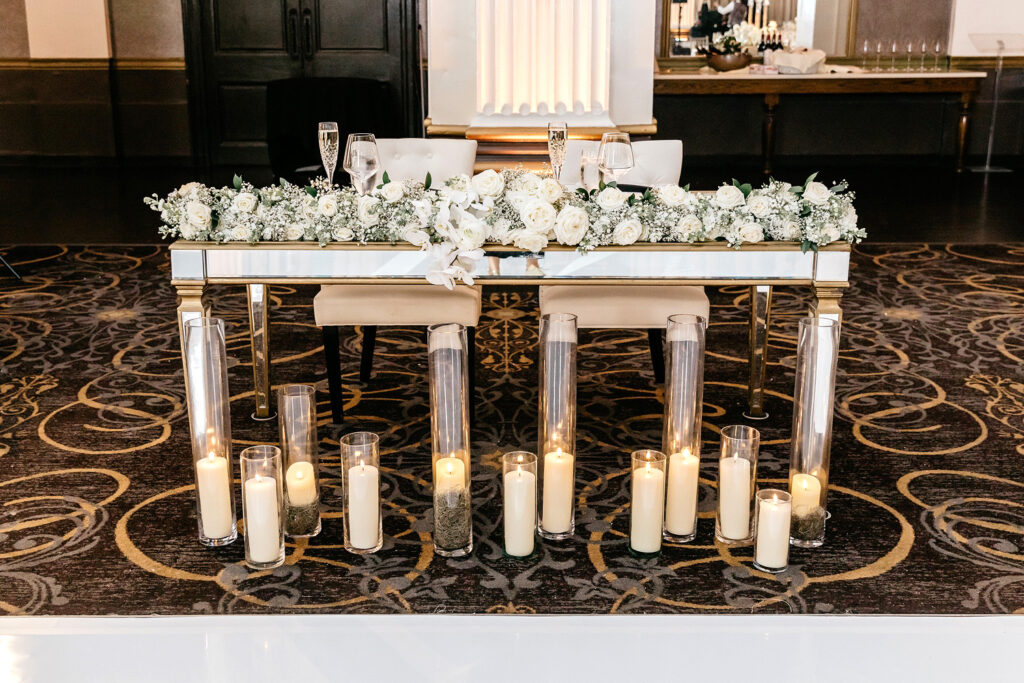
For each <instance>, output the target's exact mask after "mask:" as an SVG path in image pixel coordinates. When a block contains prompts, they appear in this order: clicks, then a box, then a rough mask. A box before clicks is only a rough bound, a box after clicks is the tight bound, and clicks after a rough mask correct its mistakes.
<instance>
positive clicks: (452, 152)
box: [376, 138, 476, 184]
mask: <svg viewBox="0 0 1024 683" xmlns="http://www.w3.org/2000/svg"><path fill="white" fill-rule="evenodd" d="M377 153H378V154H379V155H380V167H381V169H382V171H381V172H379V173H378V175H377V179H376V182H377V183H379V182H381V178H382V177H383V175H384V173H383V171H387V172H388V178H390V179H391V180H418V181H421V182H422V180H423V179H424V178H425V177H426V175H427V172H428V171H429V172H430V176H431V178H432V179H433V182H434V183H435V184H439V183H440V182H441V181H443V180H444V179H445V178H449V177H451V176H453V175H456V174H458V173H465V174H466V175H469V176H471V175H473V164H474V163H476V140H438V139H433V138H431V139H423V138H378V139H377Z"/></svg>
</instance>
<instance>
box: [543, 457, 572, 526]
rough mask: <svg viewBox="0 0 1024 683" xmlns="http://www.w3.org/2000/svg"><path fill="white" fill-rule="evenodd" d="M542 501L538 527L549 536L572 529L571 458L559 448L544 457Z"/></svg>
mask: <svg viewBox="0 0 1024 683" xmlns="http://www.w3.org/2000/svg"><path fill="white" fill-rule="evenodd" d="M543 488H544V494H543V495H544V500H543V503H542V509H541V515H540V526H541V528H542V529H544V531H547V532H548V533H551V534H564V533H567V532H568V531H569V529H570V528H571V527H572V506H573V494H574V493H575V482H574V481H573V456H572V455H570V454H569V453H565V452H563V451H562V449H561V448H559V449H558V450H557V451H553V452H551V453H546V454H545V455H544V485H543Z"/></svg>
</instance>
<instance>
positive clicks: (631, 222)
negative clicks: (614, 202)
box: [612, 218, 644, 245]
mask: <svg viewBox="0 0 1024 683" xmlns="http://www.w3.org/2000/svg"><path fill="white" fill-rule="evenodd" d="M643 233H644V228H643V226H642V225H640V221H638V220H637V219H635V218H627V219H625V220H622V221H619V224H618V225H616V226H615V230H614V231H612V241H613V242H615V244H621V245H627V244H633V242H636V241H637V240H638V239H640V236H641V235H643Z"/></svg>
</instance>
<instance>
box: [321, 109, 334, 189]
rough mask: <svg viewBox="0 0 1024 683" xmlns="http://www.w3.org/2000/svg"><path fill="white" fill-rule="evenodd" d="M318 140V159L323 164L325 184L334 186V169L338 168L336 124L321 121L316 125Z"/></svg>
mask: <svg viewBox="0 0 1024 683" xmlns="http://www.w3.org/2000/svg"><path fill="white" fill-rule="evenodd" d="M317 137H318V138H319V140H320V159H321V161H323V162H324V171H326V172H327V182H328V183H329V184H331V185H334V169H335V168H336V167H337V166H338V122H337V121H321V122H320V123H319V124H317Z"/></svg>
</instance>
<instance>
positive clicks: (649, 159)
mask: <svg viewBox="0 0 1024 683" xmlns="http://www.w3.org/2000/svg"><path fill="white" fill-rule="evenodd" d="M598 144H599V143H597V142H595V141H587V140H570V141H569V143H568V144H567V145H566V152H565V166H564V167H563V171H562V182H563V183H564V184H566V185H579V184H580V155H581V153H582V152H583V150H585V149H592V150H593V151H594V152H596V151H597V147H598ZM633 164H634V166H633V168H632V169H630V171H629V172H628V173H626V174H625V175H624V176H623V177H622V178H621V179H620V180H619V184H620V185H638V186H645V187H651V186H654V185H665V184H669V183H678V182H679V174H680V172H681V171H682V166H683V143H682V141H681V140H645V141H641V142H634V143H633ZM540 312H541V315H544V314H547V313H572V314H574V315H576V318H577V324H578V326H579V327H580V328H584V329H585V328H596V329H607V328H616V329H618V328H625V329H646V330H647V341H648V345H649V347H650V350H651V364H652V365H653V366H654V380H655V382H662V381H664V379H665V359H664V356H663V354H662V348H663V347H662V330H664V329H665V324H666V321H667V320H668V317H669V316H670V315H675V314H676V313H690V314H693V315H701V316H704V318H705V319H707V318H708V317H709V316H708V312H709V303H708V297H707V295H706V294H705V293H704V288H703V287H689V286H683V285H621V286H620V285H607V286H606V285H595V286H590V285H545V286H542V287H541V288H540Z"/></svg>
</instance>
